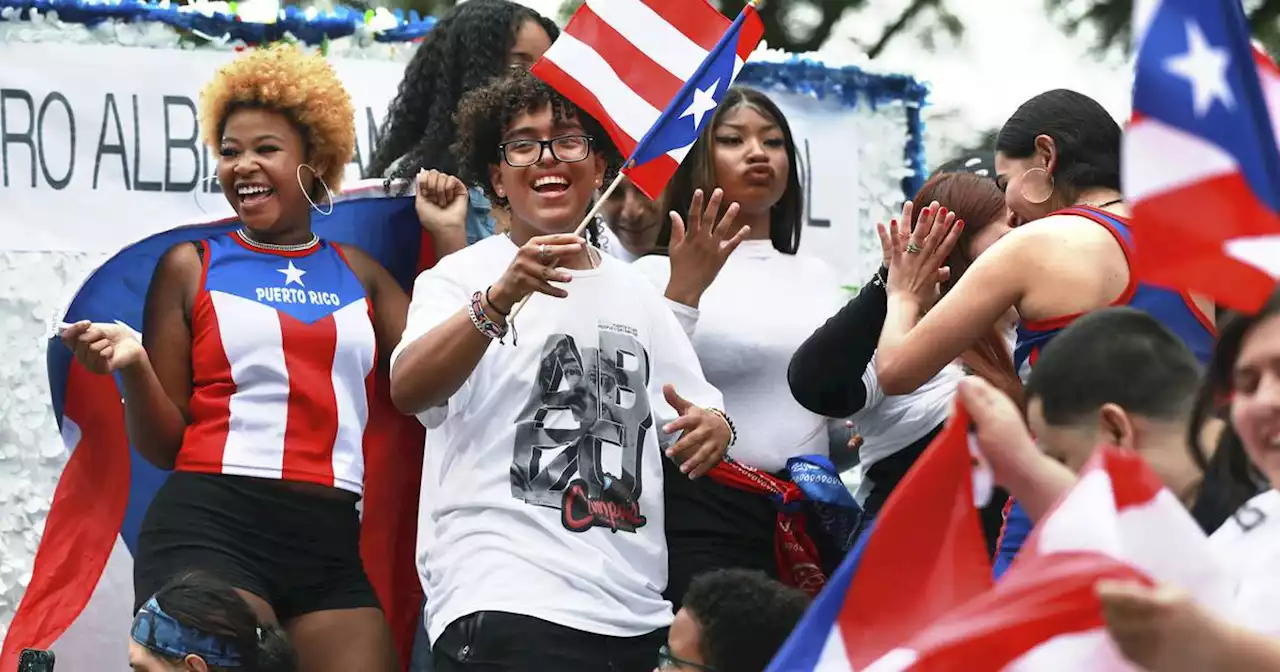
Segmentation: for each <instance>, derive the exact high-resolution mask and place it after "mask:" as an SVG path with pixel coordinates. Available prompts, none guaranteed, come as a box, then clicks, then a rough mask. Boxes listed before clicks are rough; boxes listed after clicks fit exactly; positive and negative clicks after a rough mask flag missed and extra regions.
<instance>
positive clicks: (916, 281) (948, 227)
mask: <svg viewBox="0 0 1280 672" xmlns="http://www.w3.org/2000/svg"><path fill="white" fill-rule="evenodd" d="M912 209H913V205H912V204H911V202H910V201H908V202H907V203H906V204H905V205H903V206H902V219H901V223H899V220H893V221H891V222H889V230H888V231H887V232H886V231H883V230H882V229H883V228H884V225H883V224H880V225H877V228H878V229H881V230H880V231H879V233H880V240H881V244H882V245H883V244H885V243H888V244H889V246H890V250H891V252H890V255H889V281H888V283H886V287H885V289H886V291H888V292H890V293H903V294H911V295H913V296H916V297H917V298H918V299H919V300H920V302H921V303H922V304H927V303H929V302H931V301H932V300H933V299H934V298H936V296H937V293H938V286H939V285H940V284H941V283H943V282H946V281H947V280H948V279H949V278H950V277H951V269H949V268H947V267H944V266H943V265H942V264H943V263H945V262H946V259H947V255H949V254H951V250H952V249H953V248H954V247H955V246H956V241H957V240H959V238H960V232H961V231H963V230H964V222H963V221H956V215H955V213H954V212H948V211H947V209H946V208H944V207H942V206H941V205H939V204H938V202H937V201H934V202H933V203H931V204H930V205H929V206H928V207H926V208H924V209H923V210H921V211H920V215H919V217H918V218H917V219H916V226H915V229H914V230H911V231H907V230H906V229H905V228H904V227H907V226H909V223H910V222H911V215H912Z"/></svg>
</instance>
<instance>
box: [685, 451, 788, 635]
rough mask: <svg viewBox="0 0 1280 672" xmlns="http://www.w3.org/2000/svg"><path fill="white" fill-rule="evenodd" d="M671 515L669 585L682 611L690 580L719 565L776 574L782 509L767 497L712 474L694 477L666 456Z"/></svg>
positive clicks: (722, 567) (775, 576)
mask: <svg viewBox="0 0 1280 672" xmlns="http://www.w3.org/2000/svg"><path fill="white" fill-rule="evenodd" d="M662 467H663V486H664V494H665V500H666V501H665V505H666V519H667V529H666V533H667V589H666V590H665V591H663V594H662V596H663V597H665V598H667V600H668V601H669V602H671V606H672V609H674V610H676V611H679V610H680V607H681V605H682V604H683V603H684V594H685V592H686V591H688V590H689V584H690V583H691V582H692V581H693V579H694V578H696V577H697V576H698V575H700V574H703V573H706V572H709V571H712V570H715V569H738V568H741V569H755V570H759V571H762V572H764V573H765V574H767V575H769V576H770V577H772V578H775V579H776V578H778V560H777V554H776V551H775V547H776V544H775V541H774V536H775V534H776V532H777V527H778V510H777V508H776V507H775V506H774V504H773V501H772V500H771V499H769V497H767V496H765V495H761V494H757V493H753V492H747V491H745V490H739V489H738V488H734V487H730V486H728V485H723V484H721V483H717V482H716V481H714V480H712V479H711V477H710V476H703V477H702V478H698V479H694V480H690V479H689V477H688V476H687V475H685V474H684V473H682V472H681V471H680V468H679V467H677V466H676V465H675V463H674V462H672V461H671V460H663V461H662Z"/></svg>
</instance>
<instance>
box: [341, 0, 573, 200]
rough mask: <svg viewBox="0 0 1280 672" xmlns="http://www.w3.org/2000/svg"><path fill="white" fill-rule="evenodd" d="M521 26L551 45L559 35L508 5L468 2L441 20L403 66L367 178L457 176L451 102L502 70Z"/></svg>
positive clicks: (548, 23)
mask: <svg viewBox="0 0 1280 672" xmlns="http://www.w3.org/2000/svg"><path fill="white" fill-rule="evenodd" d="M526 21H537V22H538V25H540V26H542V28H543V30H545V31H547V36H548V37H550V38H551V40H552V41H553V42H554V41H555V39H556V37H558V36H559V35H560V29H559V28H557V27H556V24H555V22H553V21H552V20H551V19H548V18H546V17H544V16H542V15H541V14H539V13H537V12H536V11H534V10H532V9H529V8H528V7H525V6H524V5H520V4H516V3H514V2H509V1H508V0H469V2H464V3H462V4H460V5H458V6H456V7H454V8H453V9H452V10H450V11H449V13H448V14H447V15H445V17H444V18H442V19H440V22H439V23H437V24H436V25H435V27H433V28H432V29H431V32H430V33H428V34H427V37H426V39H425V40H424V41H423V43H422V45H421V46H419V47H418V50H417V52H415V53H414V55H413V59H412V60H410V61H409V65H408V66H407V67H405V70H404V79H402V80H400V89H399V91H397V93H396V97H395V100H393V101H392V102H391V107H390V109H389V110H388V111H387V118H386V121H384V122H383V124H382V129H381V131H380V132H379V135H380V137H379V140H378V147H377V148H376V149H375V150H374V152H373V157H372V158H371V159H370V161H369V167H368V170H367V171H366V172H367V174H366V177H372V176H381V177H388V178H392V179H395V178H411V177H413V176H414V175H415V174H417V172H418V170H419V169H426V170H431V169H435V170H440V171H442V172H445V173H449V174H451V175H453V174H456V173H457V166H456V165H455V164H454V161H453V157H452V156H450V155H449V146H450V145H452V144H453V142H454V138H455V136H456V128H455V126H454V122H453V111H454V109H455V108H456V107H457V104H458V100H459V99H460V98H462V95H463V94H464V93H466V92H467V91H470V90H472V89H475V88H477V87H479V86H481V85H483V84H485V83H486V82H488V81H489V80H491V79H493V78H494V77H496V76H498V75H500V74H502V73H503V72H504V71H505V70H506V68H507V64H506V58H507V52H509V51H511V47H512V46H513V45H514V44H515V41H516V32H517V31H519V30H520V27H521V26H522V25H524V23H525V22H526ZM401 157H405V160H404V161H402V162H401V163H400V164H399V165H397V166H396V168H395V170H394V171H393V172H391V173H390V174H385V173H387V171H388V170H389V169H391V166H392V164H394V163H395V162H396V160H397V159H400V158H401Z"/></svg>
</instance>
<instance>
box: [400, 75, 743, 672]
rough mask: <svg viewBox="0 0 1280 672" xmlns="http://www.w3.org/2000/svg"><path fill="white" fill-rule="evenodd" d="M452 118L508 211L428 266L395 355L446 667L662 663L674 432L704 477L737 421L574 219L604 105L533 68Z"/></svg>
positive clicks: (596, 164)
mask: <svg viewBox="0 0 1280 672" xmlns="http://www.w3.org/2000/svg"><path fill="white" fill-rule="evenodd" d="M457 117H458V124H459V137H460V139H459V141H458V143H457V144H456V145H454V151H455V152H456V153H457V155H458V159H459V164H460V173H461V175H460V177H462V179H464V180H466V181H467V182H468V183H478V184H481V185H482V186H483V188H484V190H485V192H486V193H487V195H488V196H489V198H490V199H491V200H493V201H494V202H496V203H499V204H502V205H505V206H507V207H509V209H510V212H511V230H510V233H509V235H506V236H493V237H491V238H487V239H485V240H482V241H480V242H479V243H477V244H475V245H472V246H470V247H467V248H464V249H462V250H460V251H458V252H455V253H454V254H452V255H450V256H448V257H445V258H444V259H443V260H441V262H440V263H439V264H438V265H437V266H436V267H435V268H433V269H431V270H429V271H427V272H425V273H423V274H422V275H421V276H419V278H418V280H417V283H416V284H415V286H414V292H413V302H412V304H411V305H410V308H409V317H408V323H407V326H406V329H405V334H404V338H403V340H402V341H401V343H400V346H399V347H398V348H397V349H396V352H395V353H393V355H392V374H391V396H392V400H393V401H394V402H395V403H396V405H397V406H398V407H399V408H400V409H401V410H403V411H405V412H411V413H417V414H419V418H420V419H422V421H423V423H424V424H426V425H427V427H428V434H427V446H428V448H427V455H426V459H425V464H424V469H423V488H424V490H430V491H431V492H432V495H431V496H430V497H429V498H424V502H425V503H426V506H425V507H424V508H423V510H422V511H421V512H420V521H421V522H420V529H419V544H420V554H419V562H420V566H419V571H420V573H421V574H422V577H423V582H424V585H426V586H427V593H428V594H427V599H428V602H429V604H430V605H431V609H430V614H429V616H428V618H429V622H428V625H427V630H428V633H429V635H430V637H431V639H432V648H433V657H434V663H435V668H436V670H439V671H440V672H449V671H450V670H475V669H503V670H512V671H515V672H522V671H525V670H528V671H529V672H534V671H545V670H586V671H591V670H600V671H601V672H604V671H606V670H617V671H622V672H627V671H632V670H634V671H635V672H640V671H641V670H648V669H651V668H652V663H653V657H654V655H655V652H656V651H657V650H658V648H659V647H660V646H661V645H662V643H663V642H664V641H665V628H666V627H667V626H668V625H669V624H670V622H671V618H672V611H671V605H670V604H669V603H668V602H667V601H666V600H664V599H663V597H662V590H663V588H664V587H665V586H666V582H667V567H666V552H667V548H666V540H665V537H664V535H663V528H664V506H663V468H662V465H661V463H662V462H664V461H665V460H663V459H662V458H663V455H662V453H661V452H659V450H660V445H661V446H667V445H670V448H669V449H668V450H667V455H669V456H671V457H672V459H674V460H676V461H677V462H680V463H682V466H683V467H685V468H687V469H689V470H690V473H691V474H694V475H696V474H700V473H703V472H704V471H705V470H706V469H709V468H710V467H711V466H712V465H713V464H714V463H715V462H717V461H718V460H719V459H720V457H721V456H722V455H723V453H724V451H725V450H726V448H727V446H728V444H729V443H730V441H731V439H732V433H733V432H732V427H731V425H730V423H729V422H728V420H727V418H726V417H725V416H724V414H723V412H721V411H718V410H715V408H714V407H715V406H718V405H720V403H721V397H720V393H719V392H717V391H716V389H715V388H714V387H712V386H711V385H710V384H708V383H707V382H706V380H705V379H704V378H703V376H702V372H701V370H700V369H699V367H698V361H697V358H696V355H695V354H694V352H693V349H692V348H691V347H690V345H689V342H688V339H687V338H685V336H684V334H683V332H682V331H681V329H680V325H679V324H678V323H677V322H676V320H675V318H674V317H673V316H672V315H671V311H670V310H669V309H668V308H667V307H666V305H665V304H664V302H663V301H662V298H661V296H660V295H659V294H658V293H657V292H656V291H655V290H654V289H653V288H652V287H651V286H649V285H648V284H647V283H646V282H645V281H644V279H643V278H642V277H641V276H639V275H638V274H636V273H635V272H634V271H633V270H632V269H631V268H630V267H629V266H628V265H627V264H625V263H623V262H621V261H618V260H617V259H613V258H611V257H609V256H608V255H603V254H601V253H600V252H599V251H598V250H596V249H594V248H593V247H591V246H588V245H586V244H585V241H584V240H583V239H582V238H580V237H578V236H576V235H574V234H573V233H572V232H573V231H574V229H575V228H576V227H577V226H578V223H579V222H580V221H581V220H582V219H583V217H584V216H585V215H586V213H587V210H588V208H589V206H590V204H591V199H592V197H593V196H594V194H595V192H596V189H597V188H599V187H600V185H601V183H602V181H603V180H604V179H605V177H606V175H607V174H609V173H612V172H613V171H614V170H615V169H616V167H617V165H618V164H619V163H620V160H619V159H620V157H618V155H617V151H616V150H615V149H614V148H613V147H612V145H611V144H610V143H609V138H608V136H607V135H606V134H605V133H604V131H603V130H602V129H601V128H600V125H599V124H598V123H596V122H595V121H594V120H593V119H591V118H590V117H588V116H587V115H586V114H585V113H584V112H582V111H581V110H580V109H578V108H577V107H576V106H574V105H573V104H572V103H570V102H568V101H567V100H565V99H563V98H561V97H560V96H559V95H558V94H556V93H555V92H554V91H553V90H551V89H550V88H549V87H547V86H546V85H545V84H543V83H542V82H540V81H538V80H536V79H534V78H533V77H532V76H531V75H529V74H528V73H527V72H523V71H519V72H514V73H512V74H510V75H509V76H507V77H505V78H503V79H500V80H497V81H495V82H493V83H491V84H489V85H486V86H484V87H482V88H480V89H477V90H474V91H472V92H470V93H469V94H467V96H466V97H464V98H463V100H462V102H461V103H460V104H459V107H458V114H457ZM459 197H461V196H459ZM525 297H531V300H530V301H529V304H528V305H527V306H526V308H525V310H524V311H523V312H521V313H520V317H519V321H518V324H514V323H511V322H509V321H508V319H507V316H508V315H510V314H511V312H512V309H513V308H514V306H515V305H516V304H517V303H518V302H519V301H520V300H521V299H524V298H525ZM494 341H498V343H494ZM664 384H665V388H664ZM676 390H679V393H677V392H676ZM680 395H685V396H686V397H687V398H688V399H689V400H690V401H686V400H685V398H682V397H681V396H680ZM676 433H681V434H680V436H679V440H678V441H674V443H673V444H672V443H671V441H672V440H673V439H675V438H676V437H675V434H676ZM424 549H425V553H422V552H421V551H422V550H424Z"/></svg>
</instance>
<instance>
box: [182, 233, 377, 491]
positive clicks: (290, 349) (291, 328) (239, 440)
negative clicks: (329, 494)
mask: <svg viewBox="0 0 1280 672" xmlns="http://www.w3.org/2000/svg"><path fill="white" fill-rule="evenodd" d="M199 244H200V245H201V246H202V251H203V255H202V256H203V272H202V274H201V281H200V289H199V291H198V293H197V295H196V300H195V305H194V307H193V309H192V315H191V333H192V344H191V368H192V373H193V385H192V394H191V404H190V412H191V424H190V425H189V426H188V427H187V430H186V434H185V436H184V437H183V443H182V449H181V450H180V451H179V452H178V459H177V465H176V468H177V469H178V470H181V471H196V472H202V473H212V474H232V475H240V476H254V477H258V478H274V479H282V480H287V481H300V482H305V483H315V484H319V485H326V486H331V487H335V488H340V489H342V490H347V491H350V492H354V493H357V494H360V493H361V492H362V489H363V483H364V449H363V439H364V430H365V424H366V422H367V421H368V417H369V398H370V396H371V388H372V385H373V372H374V367H375V363H376V362H377V343H376V340H375V337H374V331H373V321H372V314H371V313H372V307H371V304H370V303H369V301H368V299H367V297H366V296H365V291H364V287H363V285H361V283H360V280H359V278H357V277H356V274H355V273H354V272H353V271H352V270H351V267H350V266H349V265H348V264H347V261H346V259H345V257H344V256H343V255H342V252H341V251H340V250H339V249H338V248H337V247H336V246H334V245H333V244H332V243H329V242H327V241H320V242H319V244H317V245H316V246H315V247H313V248H311V249H308V250H305V251H301V252H281V251H267V250H262V249H258V248H254V247H251V246H250V245H249V244H248V243H246V242H245V241H244V240H243V239H242V238H241V237H240V234H238V233H231V234H228V235H224V236H218V237H216V238H210V239H208V240H204V241H201V242H200V243H199Z"/></svg>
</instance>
